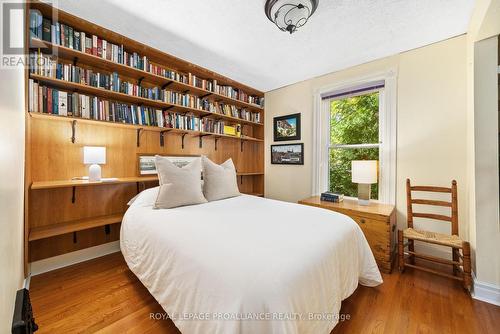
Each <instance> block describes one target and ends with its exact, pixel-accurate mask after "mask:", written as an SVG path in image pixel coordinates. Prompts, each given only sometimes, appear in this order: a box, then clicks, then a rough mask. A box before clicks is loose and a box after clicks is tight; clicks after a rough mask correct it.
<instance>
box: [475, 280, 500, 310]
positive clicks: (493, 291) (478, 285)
mask: <svg viewBox="0 0 500 334" xmlns="http://www.w3.org/2000/svg"><path fill="white" fill-rule="evenodd" d="M472 278H473V281H474V288H473V290H472V298H474V299H477V300H480V301H482V302H486V303H490V304H493V305H498V306H500V287H498V286H495V285H493V284H489V283H484V282H481V281H478V280H477V278H476V275H475V274H474V273H472Z"/></svg>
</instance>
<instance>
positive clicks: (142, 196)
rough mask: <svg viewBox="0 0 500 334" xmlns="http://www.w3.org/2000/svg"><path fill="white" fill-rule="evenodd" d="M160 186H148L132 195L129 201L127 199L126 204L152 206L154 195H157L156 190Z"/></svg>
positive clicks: (154, 199) (154, 200)
mask: <svg viewBox="0 0 500 334" xmlns="http://www.w3.org/2000/svg"><path fill="white" fill-rule="evenodd" d="M159 189H160V187H153V188H148V189H145V190H143V191H141V192H140V193H138V194H137V195H135V196H134V198H132V199H131V200H130V201H128V203H127V205H128V206H131V205H132V204H133V205H134V206H152V205H155V202H156V197H158V190H159Z"/></svg>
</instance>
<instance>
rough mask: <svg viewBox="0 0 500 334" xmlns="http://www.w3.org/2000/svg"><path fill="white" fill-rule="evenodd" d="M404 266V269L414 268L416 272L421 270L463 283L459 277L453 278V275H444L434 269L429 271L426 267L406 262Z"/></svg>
mask: <svg viewBox="0 0 500 334" xmlns="http://www.w3.org/2000/svg"><path fill="white" fill-rule="evenodd" d="M404 266H405V267H410V268H414V269H418V270H422V271H427V272H428V273H432V274H436V275H439V276H444V277H448V278H451V279H454V280H457V281H463V280H464V279H463V277H460V276H453V275H449V274H445V273H443V272H440V271H437V270H434V269H430V268H426V267H421V266H417V265H414V264H410V263H406V262H405V264H404Z"/></svg>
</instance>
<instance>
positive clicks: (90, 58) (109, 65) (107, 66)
mask: <svg viewBox="0 0 500 334" xmlns="http://www.w3.org/2000/svg"><path fill="white" fill-rule="evenodd" d="M30 42H31V46H32V48H34V49H36V48H38V47H40V48H42V47H43V48H49V49H51V50H52V51H53V52H54V53H56V54H57V57H60V58H63V59H66V60H68V61H74V60H75V59H76V60H77V63H78V62H81V63H84V64H86V65H90V66H94V67H99V68H101V69H103V70H106V71H110V72H118V73H120V74H122V75H125V76H127V77H130V78H133V79H137V80H139V79H143V80H144V81H146V82H150V83H153V84H155V85H160V86H163V85H165V84H170V86H169V87H171V88H172V89H174V90H177V91H180V92H186V91H188V92H189V93H190V94H193V95H196V96H204V95H207V94H209V96H210V99H212V100H214V101H224V102H227V103H230V104H234V105H237V106H240V107H244V108H248V109H251V110H254V111H259V112H263V111H264V109H263V108H261V107H260V106H258V105H256V104H252V103H248V102H244V101H240V100H237V99H233V98H230V97H227V96H224V95H221V94H218V93H215V92H211V91H208V90H205V89H201V88H198V87H195V86H191V85H188V84H185V83H182V82H179V81H175V80H172V79H169V78H167V77H162V76H160V75H157V74H153V73H149V72H146V71H143V70H140V69H136V68H133V67H131V66H127V65H123V64H119V63H115V62H113V61H110V60H107V59H104V58H100V57H97V56H94V55H91V54H88V53H85V52H81V51H78V50H74V49H71V48H67V47H64V46H61V45H56V44H53V43H50V42H47V41H43V40H39V39H36V38H32V39H31V41H30Z"/></svg>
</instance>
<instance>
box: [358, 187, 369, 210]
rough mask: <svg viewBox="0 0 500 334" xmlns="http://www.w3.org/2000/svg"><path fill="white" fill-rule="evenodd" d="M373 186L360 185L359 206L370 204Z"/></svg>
mask: <svg viewBox="0 0 500 334" xmlns="http://www.w3.org/2000/svg"><path fill="white" fill-rule="evenodd" d="M370 193H371V184H365V183H358V204H359V205H368V204H370Z"/></svg>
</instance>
